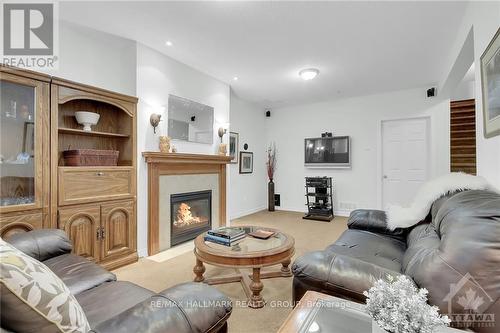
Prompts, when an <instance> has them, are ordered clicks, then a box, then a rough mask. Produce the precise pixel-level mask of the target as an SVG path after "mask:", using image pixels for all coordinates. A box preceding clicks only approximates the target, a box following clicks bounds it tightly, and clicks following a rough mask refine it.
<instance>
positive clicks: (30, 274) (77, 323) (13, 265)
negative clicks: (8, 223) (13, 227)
mask: <svg viewBox="0 0 500 333" xmlns="http://www.w3.org/2000/svg"><path fill="white" fill-rule="evenodd" d="M0 282H1V284H0V287H1V295H0V296H1V308H2V311H1V320H2V327H3V328H5V329H9V330H12V331H15V332H75V333H76V332H88V331H89V330H90V326H89V323H88V321H87V317H86V316H85V313H84V312H83V310H82V308H81V307H80V304H78V302H77V301H76V299H75V297H74V296H73V295H72V294H71V293H70V291H69V289H68V287H67V286H66V285H65V284H64V282H62V280H61V279H60V278H59V277H58V276H57V275H55V274H54V273H53V272H52V271H51V270H50V269H49V268H48V267H47V266H45V265H44V264H43V263H41V262H40V261H38V260H36V259H34V258H31V257H30V256H28V255H26V254H24V253H23V252H21V251H19V250H18V249H16V248H15V247H13V246H12V245H10V244H8V243H6V242H5V241H4V240H3V239H1V238H0Z"/></svg>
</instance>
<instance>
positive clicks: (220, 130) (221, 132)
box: [218, 127, 227, 143]
mask: <svg viewBox="0 0 500 333" xmlns="http://www.w3.org/2000/svg"><path fill="white" fill-rule="evenodd" d="M226 133H227V128H224V127H219V132H218V134H219V138H220V143H222V137H223V136H224V134H226Z"/></svg>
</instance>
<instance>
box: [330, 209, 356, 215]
mask: <svg viewBox="0 0 500 333" xmlns="http://www.w3.org/2000/svg"><path fill="white" fill-rule="evenodd" d="M351 212H352V210H349V209H342V210H336V211H334V213H335V216H343V217H349V216H350V215H351Z"/></svg>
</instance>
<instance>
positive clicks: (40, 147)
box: [0, 66, 137, 269]
mask: <svg viewBox="0 0 500 333" xmlns="http://www.w3.org/2000/svg"><path fill="white" fill-rule="evenodd" d="M0 83H1V85H0V88H1V95H2V98H0V120H1V123H0V125H1V132H0V136H1V141H0V154H1V155H2V160H1V162H0V171H1V172H0V185H1V186H0V187H1V192H0V202H1V205H0V236H1V237H2V238H6V239H8V237H10V236H11V235H13V234H15V233H17V232H26V231H29V230H33V229H40V228H60V229H63V230H65V231H66V232H67V234H68V236H69V238H70V239H71V240H72V242H73V252H74V253H75V254H78V255H82V256H84V257H87V258H89V259H90V260H93V261H95V262H98V263H100V264H102V265H103V266H105V267H106V268H108V269H113V268H116V267H118V266H121V265H125V264H127V263H130V262H133V261H136V260H137V244H136V242H137V241H136V239H137V235H136V233H137V232H136V225H137V223H136V196H137V190H136V174H137V167H136V156H137V151H136V105H137V98H135V97H130V96H126V95H122V94H117V93H114V92H110V91H107V90H103V89H99V88H95V87H91V86H87V85H83V84H79V83H75V82H71V81H67V80H63V79H58V78H54V77H50V76H47V75H44V74H39V73H36V72H32V71H26V70H20V69H14V68H11V67H6V66H0ZM76 111H91V112H97V113H99V114H100V119H99V122H98V123H97V125H96V126H94V127H93V128H92V131H91V132H84V131H83V130H82V128H81V126H80V125H79V124H78V123H77V122H76V120H75V112H76ZM23 127H24V129H23ZM27 128H28V129H30V132H29V133H33V134H32V135H28V134H29V133H28V131H27ZM27 133H28V134H27ZM85 148H87V149H110V150H118V151H119V152H120V154H119V158H118V165H117V166H106V167H71V166H65V165H64V159H63V158H62V153H63V151H65V150H68V149H85ZM23 154H24V155H23ZM16 156H17V159H16ZM19 156H21V157H23V158H25V159H26V156H29V158H27V159H26V160H25V161H24V162H23V161H21V160H20V158H19Z"/></svg>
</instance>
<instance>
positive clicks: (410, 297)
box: [363, 275, 450, 333]
mask: <svg viewBox="0 0 500 333" xmlns="http://www.w3.org/2000/svg"><path fill="white" fill-rule="evenodd" d="M363 294H364V295H365V296H366V311H367V312H368V314H369V315H370V316H371V317H372V318H373V320H374V321H375V323H376V324H377V325H378V326H379V327H380V328H381V329H383V330H385V331H386V332H391V333H432V332H435V330H436V329H437V328H439V327H441V326H448V325H449V323H450V319H449V318H448V317H447V316H442V315H440V314H439V312H438V310H439V309H438V307H437V306H431V305H429V304H427V294H428V291H427V289H425V288H422V289H418V288H417V287H416V286H415V284H414V283H413V281H411V280H410V279H409V278H408V277H406V276H405V275H400V276H398V277H397V278H394V277H393V276H390V275H388V276H387V280H383V279H380V280H378V281H376V282H375V284H374V285H373V287H371V288H370V290H369V291H368V292H366V291H365V292H364V293H363Z"/></svg>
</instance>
